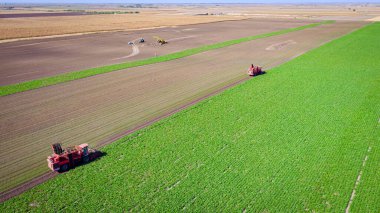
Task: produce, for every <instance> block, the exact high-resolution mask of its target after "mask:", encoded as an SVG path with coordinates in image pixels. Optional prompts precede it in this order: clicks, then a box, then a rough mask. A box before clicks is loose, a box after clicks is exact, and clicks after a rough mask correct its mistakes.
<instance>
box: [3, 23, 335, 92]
mask: <svg viewBox="0 0 380 213" xmlns="http://www.w3.org/2000/svg"><path fill="white" fill-rule="evenodd" d="M330 23H332V21H323V22H319V23H314V24H309V25H305V26H301V27H296V28H290V29H285V30H280V31H275V32H271V33H265V34H261V35H256V36H249V37H245V38H240V39H235V40H230V41H225V42H220V43H216V44H210V45H204V46H201V47H197V48H192V49H187V50H183V51H180V52H175V53H171V54H167V55H162V56H157V57H152V58H148V59H142V60H137V61H132V62H125V63H121V64H114V65H107V66H102V67H96V68H91V69H87V70H80V71H76V72H70V73H65V74H60V75H56V76H51V77H46V78H41V79H36V80H31V81H26V82H21V83H17V84H11V85H6V86H1V87H0V96H5V95H10V94H14V93H18V92H23V91H28V90H32V89H37V88H41V87H46V86H50V85H55V84H59V83H63V82H68V81H73V80H76V79H81V78H86V77H90V76H94V75H99V74H103V73H108V72H113V71H117V70H122V69H127V68H132V67H138V66H143V65H148V64H155V63H160V62H165V61H170V60H174V59H179V58H184V57H187V56H191V55H195V54H198V53H202V52H206V51H209V50H214V49H218V48H223V47H227V46H231V45H234V44H239V43H242V42H247V41H252V40H255V39H260V38H266V37H271V36H276V35H281V34H285V33H290V32H295V31H299V30H304V29H307V28H312V27H317V26H320V25H322V24H330Z"/></svg>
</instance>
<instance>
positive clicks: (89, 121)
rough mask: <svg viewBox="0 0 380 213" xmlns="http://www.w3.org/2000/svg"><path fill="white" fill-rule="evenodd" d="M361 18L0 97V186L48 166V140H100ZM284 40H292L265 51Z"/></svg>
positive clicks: (270, 64) (349, 26) (346, 28)
mask: <svg viewBox="0 0 380 213" xmlns="http://www.w3.org/2000/svg"><path fill="white" fill-rule="evenodd" d="M364 24H365V23H359V22H355V23H353V22H339V23H335V24H331V25H323V26H319V27H316V28H311V29H306V30H303V31H298V32H293V33H289V34H285V35H281V36H276V37H270V38H265V39H259V40H255V41H250V42H246V43H242V44H239V45H234V46H230V47H226V48H223V49H218V50H213V51H209V52H205V53H201V54H197V55H193V56H190V57H186V58H182V59H178V60H173V61H169V62H165V63H159V64H154V65H148V66H142V67H136V68H132V69H128V70H123V71H117V72H112V73H107V74H103V75H98V76H93V77H89V78H86V79H80V80H76V81H72V82H67V83H63V84H59V85H54V86H50V87H45V88H41V89H37V90H32V91H27V92H23V93H18V94H14V95H10V96H5V97H1V98H0V105H1V106H2V107H1V109H0V125H1V126H0V141H1V149H0V162H1V164H0V170H1V171H2V172H1V176H0V181H1V182H2V183H4V184H2V185H1V191H4V190H7V189H9V188H11V187H14V186H16V185H18V184H20V183H22V182H25V181H27V180H30V179H31V178H33V177H36V176H38V175H41V174H43V173H44V172H46V171H47V170H48V169H47V166H46V156H47V155H48V154H50V152H51V151H50V147H49V144H51V143H55V142H61V143H63V144H64V145H65V146H66V145H68V144H80V143H89V144H91V145H97V144H101V143H102V142H104V141H108V140H109V139H110V138H113V137H114V136H115V135H117V134H120V133H122V132H124V131H126V130H128V129H132V128H133V127H135V126H138V125H139V124H141V123H144V122H146V121H147V120H150V119H152V118H155V117H158V116H160V115H162V114H164V113H166V112H169V111H171V110H172V109H174V108H176V107H178V106H181V105H184V104H186V103H189V102H191V101H192V100H195V99H197V97H200V96H203V95H204V94H208V93H211V92H212V91H215V90H217V89H218V88H221V87H222V86H223V85H225V84H226V83H228V82H231V81H232V80H237V79H239V78H244V77H245V74H246V69H247V67H248V66H249V64H251V63H253V64H258V65H262V66H264V68H270V67H273V66H276V65H279V64H281V63H283V62H285V61H287V60H290V59H292V58H293V57H295V56H297V55H300V54H302V53H304V52H306V51H308V50H310V49H312V48H315V47H317V46H319V45H321V44H323V43H325V42H327V41H329V40H331V39H334V38H337V37H339V36H341V35H343V34H346V33H348V32H350V31H352V30H354V29H356V28H358V27H360V26H363V25H364ZM289 40H292V41H294V42H295V43H294V44H292V45H286V46H284V47H283V48H279V49H277V50H266V48H267V47H268V46H271V45H275V44H279V43H281V42H284V41H289Z"/></svg>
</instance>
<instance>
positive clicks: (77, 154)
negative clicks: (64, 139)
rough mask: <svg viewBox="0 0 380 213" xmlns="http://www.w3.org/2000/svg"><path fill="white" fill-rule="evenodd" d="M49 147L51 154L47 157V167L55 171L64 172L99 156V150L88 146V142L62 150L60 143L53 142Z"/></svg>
mask: <svg viewBox="0 0 380 213" xmlns="http://www.w3.org/2000/svg"><path fill="white" fill-rule="evenodd" d="M51 148H52V150H53V154H52V155H50V156H48V157H47V162H48V167H49V168H50V169H51V170H52V171H55V172H65V171H67V170H69V169H72V168H74V167H75V166H77V165H80V164H85V163H88V162H90V161H92V160H94V159H96V158H98V157H100V152H99V151H97V150H95V149H91V148H89V147H88V144H81V145H79V146H71V147H67V148H66V149H65V150H64V149H62V146H61V144H60V143H55V144H52V145H51Z"/></svg>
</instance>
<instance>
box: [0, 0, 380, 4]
mask: <svg viewBox="0 0 380 213" xmlns="http://www.w3.org/2000/svg"><path fill="white" fill-rule="evenodd" d="M0 2H1V3H57V4H64V3H67V4H73V3H86V4H89V3H123V4H128V3H380V0H237V1H236V0H235V1H233V0H203V1H202V0H166V1H165V0H0Z"/></svg>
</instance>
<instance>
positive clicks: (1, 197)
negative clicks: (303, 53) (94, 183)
mask: <svg viewBox="0 0 380 213" xmlns="http://www.w3.org/2000/svg"><path fill="white" fill-rule="evenodd" d="M249 79H250V77H243V78H239V79H237V80H236V81H233V82H231V83H229V84H227V85H223V86H221V87H219V88H218V89H216V90H214V91H212V92H209V93H207V94H205V95H202V96H201V97H198V98H195V99H194V100H192V101H190V102H188V103H184V104H181V105H179V106H178V107H176V108H174V109H173V110H170V111H168V112H166V113H164V114H162V115H158V116H155V117H153V118H151V119H149V120H148V121H145V122H144V123H142V124H140V125H138V126H136V127H133V128H131V129H129V130H126V131H124V132H121V133H119V134H117V135H115V136H112V137H110V138H108V139H106V140H104V141H102V142H100V143H98V145H97V146H96V147H95V148H101V147H103V146H106V145H108V144H110V143H113V142H115V141H116V140H119V139H121V138H124V137H125V136H127V135H130V134H132V133H134V132H136V131H138V130H141V129H143V128H145V127H148V126H150V125H152V124H154V123H156V122H158V121H160V120H162V119H165V118H167V117H169V116H171V115H173V114H175V113H177V112H180V111H182V110H185V109H187V108H189V107H191V106H193V105H195V104H197V103H199V102H201V101H203V100H205V99H207V98H209V97H211V96H214V95H217V94H219V93H221V92H223V91H225V90H227V89H229V88H232V87H234V86H236V85H238V84H241V83H243V82H245V81H247V80H249ZM56 176H57V173H55V172H51V171H48V172H46V173H44V174H42V175H41V176H38V177H36V178H34V179H33V180H30V181H27V182H25V183H23V184H21V185H19V186H17V187H15V188H13V189H10V190H8V191H5V192H2V193H1V194H0V203H3V202H5V201H7V200H9V199H11V198H12V197H15V196H18V195H20V194H22V193H24V192H25V191H27V190H29V189H31V188H33V187H35V186H37V185H40V184H42V183H44V182H46V181H47V180H49V179H52V178H54V177H56Z"/></svg>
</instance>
